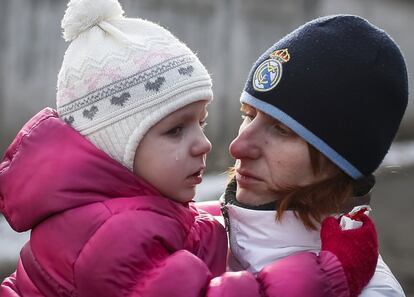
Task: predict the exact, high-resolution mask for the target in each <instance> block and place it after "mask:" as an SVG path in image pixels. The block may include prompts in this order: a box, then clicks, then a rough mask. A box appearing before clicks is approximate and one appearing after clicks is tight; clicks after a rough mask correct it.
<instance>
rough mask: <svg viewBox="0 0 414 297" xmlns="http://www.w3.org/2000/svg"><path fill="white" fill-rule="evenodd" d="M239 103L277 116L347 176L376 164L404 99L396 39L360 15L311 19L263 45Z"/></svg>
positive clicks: (365, 173)
mask: <svg viewBox="0 0 414 297" xmlns="http://www.w3.org/2000/svg"><path fill="white" fill-rule="evenodd" d="M240 101H241V102H242V103H247V104H249V105H251V106H253V107H255V108H257V109H258V110H261V111H262V112H264V113H266V114H268V115H270V116H272V117H273V118H275V119H277V120H279V121H281V122H282V123H284V124H285V125H287V126H288V127H290V128H291V129H292V130H293V131H295V132H296V133H297V134H298V135H299V136H301V137H302V138H304V139H305V140H306V141H307V142H308V143H310V144H311V145H313V146H314V147H315V148H316V149H317V150H319V151H320V152H321V153H322V154H324V155H325V156H326V157H328V158H329V159H330V160H331V161H333V162H334V163H335V164H336V165H337V166H339V167H340V168H341V169H342V170H343V171H345V172H346V173H347V174H348V175H349V176H351V177H352V178H354V179H358V178H361V177H364V176H368V175H370V174H372V173H373V172H374V170H375V169H377V168H378V166H379V165H380V163H381V162H382V160H383V159H384V157H385V155H386V153H387V152H388V150H389V147H390V145H391V142H392V141H393V139H394V137H395V134H396V132H397V130H398V127H399V125H400V122H401V119H402V117H403V114H404V111H405V108H406V106H407V101H408V82H407V70H406V67H405V62H404V58H403V56H402V54H401V51H400V49H399V48H398V46H397V45H396V43H395V42H394V41H393V40H392V39H391V38H390V36H389V35H388V34H387V33H385V32H384V31H383V30H381V29H378V28H377V27H375V26H373V25H372V24H370V23H369V22H368V21H366V20H364V19H363V18H360V17H357V16H351V15H336V16H328V17H322V18H318V19H315V20H313V21H311V22H308V23H306V24H305V25H303V26H301V27H299V28H298V29H296V30H295V31H293V32H292V33H290V34H288V35H287V36H285V37H284V38H282V39H281V40H279V41H278V42H277V43H275V44H274V45H273V46H272V47H271V48H269V49H268V50H267V51H266V52H265V53H264V54H263V55H262V56H261V57H260V58H259V59H258V60H257V61H256V63H255V64H254V66H253V68H252V70H251V71H250V74H249V77H248V80H247V82H246V85H245V88H244V91H243V93H242V96H241V99H240Z"/></svg>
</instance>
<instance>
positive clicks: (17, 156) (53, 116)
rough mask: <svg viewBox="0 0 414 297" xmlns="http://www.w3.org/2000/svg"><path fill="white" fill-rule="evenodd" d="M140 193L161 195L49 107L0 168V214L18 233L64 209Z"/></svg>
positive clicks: (26, 129)
mask: <svg viewBox="0 0 414 297" xmlns="http://www.w3.org/2000/svg"><path fill="white" fill-rule="evenodd" d="M139 195H150V196H152V195H157V196H159V193H158V192H157V191H156V190H155V189H154V188H153V187H151V186H150V185H148V184H147V183H145V182H144V181H142V180H140V179H139V178H137V177H136V176H135V175H133V174H132V172H130V171H129V170H128V169H127V168H125V167H123V166H122V165H121V164H119V163H118V162H116V161H114V160H113V159H111V158H110V157H109V156H108V155H107V154H105V153H104V152H102V151H100V150H99V149H97V148H96V147H95V146H94V145H93V144H92V143H90V142H89V141H88V140H87V139H86V138H84V137H83V136H82V135H80V134H79V133H78V132H77V131H75V130H74V129H73V128H72V127H70V126H69V125H67V124H66V123H65V122H63V121H62V120H61V119H60V118H58V115H57V113H56V111H55V110H53V109H51V108H46V109H44V110H42V111H41V112H39V113H38V114H37V115H35V116H34V117H33V118H32V119H31V120H29V122H27V123H26V124H25V125H24V127H23V128H22V129H21V130H20V132H19V133H18V134H17V136H16V138H15V139H14V141H13V142H12V144H11V145H10V146H9V148H8V149H7V151H6V153H5V155H4V157H3V160H2V162H1V164H0V211H1V212H2V213H3V215H4V216H5V218H6V219H7V221H8V222H9V224H10V226H11V227H12V228H13V229H14V230H16V231H18V232H22V231H27V230H29V229H31V228H33V227H34V226H35V225H36V224H38V223H39V222H41V221H42V220H43V219H45V218H46V217H49V216H52V215H53V214H55V213H58V212H61V211H64V210H67V209H71V208H74V207H78V206H82V205H85V204H89V203H94V202H100V201H104V200H106V199H111V198H117V197H134V196H139Z"/></svg>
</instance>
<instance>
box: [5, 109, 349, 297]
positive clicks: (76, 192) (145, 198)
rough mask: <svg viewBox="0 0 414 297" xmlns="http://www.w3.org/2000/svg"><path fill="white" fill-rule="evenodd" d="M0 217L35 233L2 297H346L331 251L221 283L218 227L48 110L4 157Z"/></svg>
mask: <svg viewBox="0 0 414 297" xmlns="http://www.w3.org/2000/svg"><path fill="white" fill-rule="evenodd" d="M0 210H1V212H2V213H3V215H4V216H5V218H6V219H7V221H8V222H9V224H10V225H11V226H12V228H13V229H15V230H16V231H19V232H20V231H25V230H29V229H31V230H32V232H31V236H30V241H29V242H28V244H27V245H26V246H25V248H23V250H22V253H21V259H20V260H19V263H18V266H17V270H16V272H15V273H13V274H12V275H11V276H10V277H9V278H7V279H5V280H4V281H3V283H2V284H1V287H0V296H1V297H17V296H31V297H37V296H48V297H50V296H65V297H66V296H73V297H75V296H76V297H83V296H89V297H95V296H101V297H102V296H113V297H115V296H152V297H156V296H157V297H162V296H185V297H191V296H211V297H218V296H227V297H228V296H238V297H242V296H252V297H254V296H289V297H293V296H310V297H312V296H349V292H348V288H347V282H346V277H345V274H344V271H343V269H342V267H341V265H340V263H339V261H338V259H337V258H336V257H335V256H334V255H333V254H332V253H330V252H327V251H326V252H322V253H321V254H320V255H319V256H317V255H315V254H313V253H301V254H297V255H293V256H291V257H288V258H286V259H284V260H282V261H279V262H277V263H274V264H271V265H269V266H268V267H266V268H265V269H264V270H263V271H262V272H261V273H260V274H259V275H258V276H257V277H255V276H253V275H252V274H250V273H248V272H237V273H225V274H222V273H224V270H225V258H226V253H227V237H226V234H225V231H224V229H223V228H222V226H221V225H220V224H219V223H217V222H216V221H215V220H214V219H213V218H212V217H211V216H210V215H209V214H207V213H205V212H203V211H198V210H197V209H196V208H195V207H194V206H192V204H191V203H190V204H180V203H176V202H173V201H170V200H168V199H165V198H163V197H160V195H159V194H158V193H157V191H156V190H155V189H153V188H152V187H151V186H149V185H148V184H146V183H145V182H143V181H141V180H139V179H138V178H137V177H135V176H134V175H133V174H132V173H131V172H129V171H128V170H127V169H126V168H124V167H123V166H121V165H120V164H118V163H117V162H115V161H114V160H112V159H111V158H110V157H109V156H107V155H106V154H104V153H103V152H101V151H99V150H98V149H96V148H95V147H94V146H93V145H92V144H91V143H90V142H89V141H87V140H86V139H85V138H84V137H82V136H80V134H78V133H77V132H76V131H75V130H73V129H72V128H71V127H69V126H67V125H66V124H65V123H64V122H63V121H61V120H60V119H59V118H58V117H57V114H56V112H55V111H54V110H52V109H45V110H43V111H42V112H40V113H39V114H37V115H36V116H35V117H34V118H33V119H31V120H30V121H29V122H28V123H27V124H26V125H25V126H24V127H23V128H22V130H21V131H20V132H19V134H18V135H17V137H16V139H15V140H14V142H13V143H12V144H11V145H10V147H9V148H8V150H7V152H6V154H5V156H4V159H3V161H2V163H1V165H0ZM221 274H222V275H221ZM219 275H221V276H219Z"/></svg>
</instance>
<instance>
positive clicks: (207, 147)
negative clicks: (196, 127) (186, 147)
mask: <svg viewBox="0 0 414 297" xmlns="http://www.w3.org/2000/svg"><path fill="white" fill-rule="evenodd" d="M210 151H211V142H210V140H208V138H207V136H206V135H205V134H204V133H203V132H201V134H200V135H199V136H198V138H197V141H196V142H195V144H194V145H193V146H192V147H191V154H192V155H193V156H199V155H205V154H208V153H209V152H210Z"/></svg>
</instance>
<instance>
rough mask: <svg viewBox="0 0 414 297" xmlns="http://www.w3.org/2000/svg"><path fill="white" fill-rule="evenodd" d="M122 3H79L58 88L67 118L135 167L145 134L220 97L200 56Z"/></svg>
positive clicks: (71, 17)
mask: <svg viewBox="0 0 414 297" xmlns="http://www.w3.org/2000/svg"><path fill="white" fill-rule="evenodd" d="M123 13H124V11H123V10H122V7H121V6H120V4H119V3H118V1H117V0H71V1H70V2H69V4H68V8H67V10H66V13H65V16H64V18H63V20H62V28H63V36H64V38H65V40H66V41H71V43H70V45H69V47H68V49H67V51H66V53H65V57H64V59H63V64H62V68H61V69H60V72H59V76H58V85H57V98H56V104H57V110H58V113H59V116H60V117H61V118H62V119H64V120H65V121H66V123H68V124H70V125H71V126H72V127H73V128H74V129H76V130H77V131H79V133H81V134H82V135H84V136H85V137H86V138H88V139H89V140H90V141H91V142H92V143H94V144H95V145H96V146H97V147H98V148H99V149H101V150H103V151H104V152H106V153H107V154H108V155H110V156H111V157H112V158H114V159H115V160H117V161H119V162H120V163H122V164H123V165H124V166H126V167H127V168H128V169H130V170H132V169H133V163H134V156H135V151H136V149H137V147H138V144H139V142H140V141H141V139H142V137H143V136H144V135H145V133H146V132H147V131H148V130H149V129H150V128H151V127H152V126H153V125H155V124H156V123H157V122H158V121H160V120H161V119H162V118H164V117H165V116H167V115H168V114H170V113H172V112H174V111H176V110H177V109H180V108H181V107H184V106H185V105H188V104H190V103H192V102H196V101H200V100H207V101H211V100H212V98H213V94H212V89H211V79H210V76H209V74H208V72H207V70H206V69H205V67H204V66H203V65H202V64H201V62H200V61H199V60H198V58H197V57H196V56H195V54H194V53H193V52H192V51H191V50H190V49H189V48H188V47H187V46H186V45H185V44H183V43H182V42H180V41H179V40H178V39H177V38H176V37H174V36H173V35H172V34H171V33H170V32H169V31H168V30H166V29H164V28H162V27H161V26H159V25H157V24H154V23H152V22H149V21H146V20H143V19H133V18H126V17H124V16H123Z"/></svg>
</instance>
